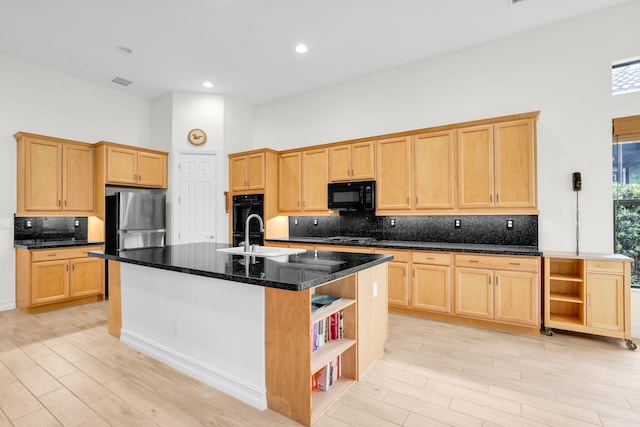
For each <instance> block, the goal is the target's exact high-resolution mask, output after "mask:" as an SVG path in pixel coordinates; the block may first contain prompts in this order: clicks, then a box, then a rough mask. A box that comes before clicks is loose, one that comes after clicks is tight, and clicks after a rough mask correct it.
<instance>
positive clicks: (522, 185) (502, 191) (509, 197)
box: [493, 120, 537, 208]
mask: <svg viewBox="0 0 640 427" xmlns="http://www.w3.org/2000/svg"><path fill="white" fill-rule="evenodd" d="M534 132H535V128H534V122H533V120H517V121H513V122H507V123H499V124H496V125H494V142H493V149H494V162H495V165H494V167H495V173H494V177H495V204H494V205H495V206H496V207H506V208H520V207H525V208H526V207H535V206H536V205H537V190H536V150H535V144H534V139H535V137H534Z"/></svg>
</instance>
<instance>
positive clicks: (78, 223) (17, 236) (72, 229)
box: [13, 216, 87, 241]
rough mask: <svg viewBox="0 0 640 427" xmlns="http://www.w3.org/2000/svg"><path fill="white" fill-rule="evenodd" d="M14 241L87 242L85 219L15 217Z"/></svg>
mask: <svg viewBox="0 0 640 427" xmlns="http://www.w3.org/2000/svg"><path fill="white" fill-rule="evenodd" d="M13 223H14V240H50V241H55V240H87V217H68V216H64V217H62V216H42V217H19V216H17V217H15V218H14V221H13Z"/></svg>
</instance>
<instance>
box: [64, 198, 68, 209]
mask: <svg viewBox="0 0 640 427" xmlns="http://www.w3.org/2000/svg"><path fill="white" fill-rule="evenodd" d="M64 207H65V208H66V207H67V201H66V200H65V201H64Z"/></svg>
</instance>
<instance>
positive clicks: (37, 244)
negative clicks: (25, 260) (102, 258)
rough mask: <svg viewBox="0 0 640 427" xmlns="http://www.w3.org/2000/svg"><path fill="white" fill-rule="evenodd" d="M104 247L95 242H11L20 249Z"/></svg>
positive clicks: (30, 240)
mask: <svg viewBox="0 0 640 427" xmlns="http://www.w3.org/2000/svg"><path fill="white" fill-rule="evenodd" d="M95 245H104V242H100V241H97V240H75V239H73V240H72V239H70V240H45V239H28V240H16V241H15V242H13V247H14V248H20V249H57V248H72V247H74V246H95Z"/></svg>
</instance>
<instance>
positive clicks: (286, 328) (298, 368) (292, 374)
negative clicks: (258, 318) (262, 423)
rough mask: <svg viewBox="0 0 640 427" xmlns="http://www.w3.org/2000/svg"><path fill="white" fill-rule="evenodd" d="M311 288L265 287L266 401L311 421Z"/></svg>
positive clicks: (274, 407)
mask: <svg viewBox="0 0 640 427" xmlns="http://www.w3.org/2000/svg"><path fill="white" fill-rule="evenodd" d="M310 322H311V296H310V290H308V289H307V290H304V291H298V292H296V291H285V290H282V289H275V288H267V289H265V342H266V380H267V405H268V407H269V409H272V410H274V411H276V412H279V413H281V414H283V415H286V416H287V417H289V418H292V419H294V420H296V421H298V422H299V423H301V424H304V425H307V426H308V425H310V424H311V376H310V375H311V374H310V370H311V348H310V347H311V341H310V334H311V329H310Z"/></svg>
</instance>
